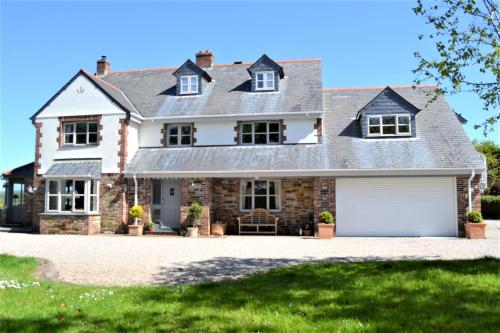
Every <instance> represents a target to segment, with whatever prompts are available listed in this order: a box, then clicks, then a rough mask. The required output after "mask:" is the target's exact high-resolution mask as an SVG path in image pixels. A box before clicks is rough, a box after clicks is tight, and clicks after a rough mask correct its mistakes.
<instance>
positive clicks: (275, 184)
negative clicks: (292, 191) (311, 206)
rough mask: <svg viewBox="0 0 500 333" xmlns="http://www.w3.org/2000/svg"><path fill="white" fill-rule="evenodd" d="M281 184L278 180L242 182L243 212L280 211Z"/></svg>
mask: <svg viewBox="0 0 500 333" xmlns="http://www.w3.org/2000/svg"><path fill="white" fill-rule="evenodd" d="M279 189H280V183H279V181H277V180H248V181H242V182H241V191H240V194H241V210H242V211H247V210H251V209H255V208H264V209H267V210H270V211H279V210H280V204H281V203H280V195H279V192H280V190H279Z"/></svg>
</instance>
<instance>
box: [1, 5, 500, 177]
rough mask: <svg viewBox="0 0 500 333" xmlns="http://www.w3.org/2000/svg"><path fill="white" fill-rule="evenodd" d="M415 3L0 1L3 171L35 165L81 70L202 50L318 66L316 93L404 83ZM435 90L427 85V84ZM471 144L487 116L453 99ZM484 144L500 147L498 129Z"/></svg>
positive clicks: (226, 59) (163, 60)
mask: <svg viewBox="0 0 500 333" xmlns="http://www.w3.org/2000/svg"><path fill="white" fill-rule="evenodd" d="M414 4H415V2H414V1H410V0H408V1H365V2H361V1H345V2H339V1H320V2H312V1H303V2H301V1H293V2H286V1H278V2H264V1H257V2H243V1H232V2H230V1H224V2H209V1H202V2H193V1H183V2H171V1H155V2H145V1H141V2H132V1H111V2H97V1H88V2H69V1H56V2H44V1H36V2H24V1H3V0H0V39H1V44H0V45H1V52H0V56H1V59H0V99H1V100H0V108H1V109H0V171H4V170H7V169H11V168H14V167H16V166H19V165H22V164H25V163H29V162H32V161H33V159H34V146H35V130H34V127H33V126H32V124H31V122H30V120H29V119H28V118H29V117H30V116H31V115H33V114H34V113H35V112H36V111H37V110H38V109H39V108H40V107H41V106H42V105H43V104H45V102H46V101H47V100H49V99H50V98H51V97H52V96H53V95H54V94H55V93H56V92H57V91H58V90H59V89H60V88H61V87H62V86H63V85H64V84H65V83H66V82H67V81H68V80H69V79H70V78H71V77H73V75H75V74H76V73H77V72H78V70H79V69H81V68H85V69H88V70H89V71H92V72H95V67H96V60H97V59H98V58H100V56H101V55H106V56H107V57H108V60H109V61H110V62H111V68H112V69H116V70H118V69H140V68H152V67H170V66H179V65H181V64H182V63H183V62H184V61H185V60H186V59H187V58H191V59H194V54H195V53H196V52H197V51H199V50H202V49H211V50H212V52H213V53H214V54H215V62H216V63H232V62H234V61H236V60H242V61H255V60H257V59H258V58H259V57H260V56H261V55H262V54H263V53H266V54H267V55H269V56H270V57H271V58H273V59H276V60H283V59H304V58H321V59H322V66H323V87H366V86H386V85H411V84H412V83H413V80H414V78H415V75H414V74H413V73H412V69H414V68H415V67H416V63H417V61H416V59H415V58H414V56H413V53H414V52H415V51H417V50H419V51H420V52H421V53H424V54H425V53H426V52H428V53H430V52H432V47H433V46H432V44H430V43H429V42H422V41H419V40H418V35H419V34H420V33H425V32H429V31H430V30H429V29H430V27H428V26H426V25H425V24H424V21H423V19H422V18H421V17H417V16H415V14H414V13H413V12H412V10H411V8H412V7H413V6H414ZM428 83H432V82H428ZM448 100H449V103H450V104H451V106H452V107H453V108H454V109H455V111H456V112H458V113H461V114H462V115H463V116H464V117H465V118H466V119H468V121H469V122H468V124H467V125H466V126H464V129H465V130H466V132H467V134H468V135H469V137H470V138H471V139H479V140H483V139H485V138H484V136H483V132H482V130H481V129H479V130H474V129H473V125H474V124H477V123H481V122H482V120H483V119H485V118H486V115H487V113H486V112H484V111H482V105H481V102H480V101H479V100H478V99H477V97H475V96H474V95H471V94H465V93H464V94H460V95H455V96H450V97H449V98H448ZM487 139H489V140H494V141H496V142H500V129H499V126H498V125H497V126H496V128H495V132H493V133H490V134H489V136H488V138H487Z"/></svg>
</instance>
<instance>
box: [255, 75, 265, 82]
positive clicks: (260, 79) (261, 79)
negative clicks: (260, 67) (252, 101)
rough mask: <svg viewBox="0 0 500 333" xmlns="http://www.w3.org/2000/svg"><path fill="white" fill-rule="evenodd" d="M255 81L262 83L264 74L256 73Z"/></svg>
mask: <svg viewBox="0 0 500 333" xmlns="http://www.w3.org/2000/svg"><path fill="white" fill-rule="evenodd" d="M257 81H264V74H263V73H257Z"/></svg>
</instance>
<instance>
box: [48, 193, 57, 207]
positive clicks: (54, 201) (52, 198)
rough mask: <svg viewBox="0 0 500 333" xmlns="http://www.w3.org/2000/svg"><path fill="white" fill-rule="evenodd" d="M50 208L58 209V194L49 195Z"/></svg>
mask: <svg viewBox="0 0 500 333" xmlns="http://www.w3.org/2000/svg"><path fill="white" fill-rule="evenodd" d="M49 210H57V196H50V197H49Z"/></svg>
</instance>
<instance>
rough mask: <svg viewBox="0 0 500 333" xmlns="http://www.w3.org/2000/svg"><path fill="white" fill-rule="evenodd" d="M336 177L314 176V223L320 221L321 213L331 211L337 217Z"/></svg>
mask: <svg viewBox="0 0 500 333" xmlns="http://www.w3.org/2000/svg"><path fill="white" fill-rule="evenodd" d="M335 200H336V198H335V178H327V177H318V178H314V203H313V207H314V223H315V224H316V223H318V222H319V213H321V212H322V211H324V210H327V211H329V212H330V213H332V214H333V216H334V217H335Z"/></svg>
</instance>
